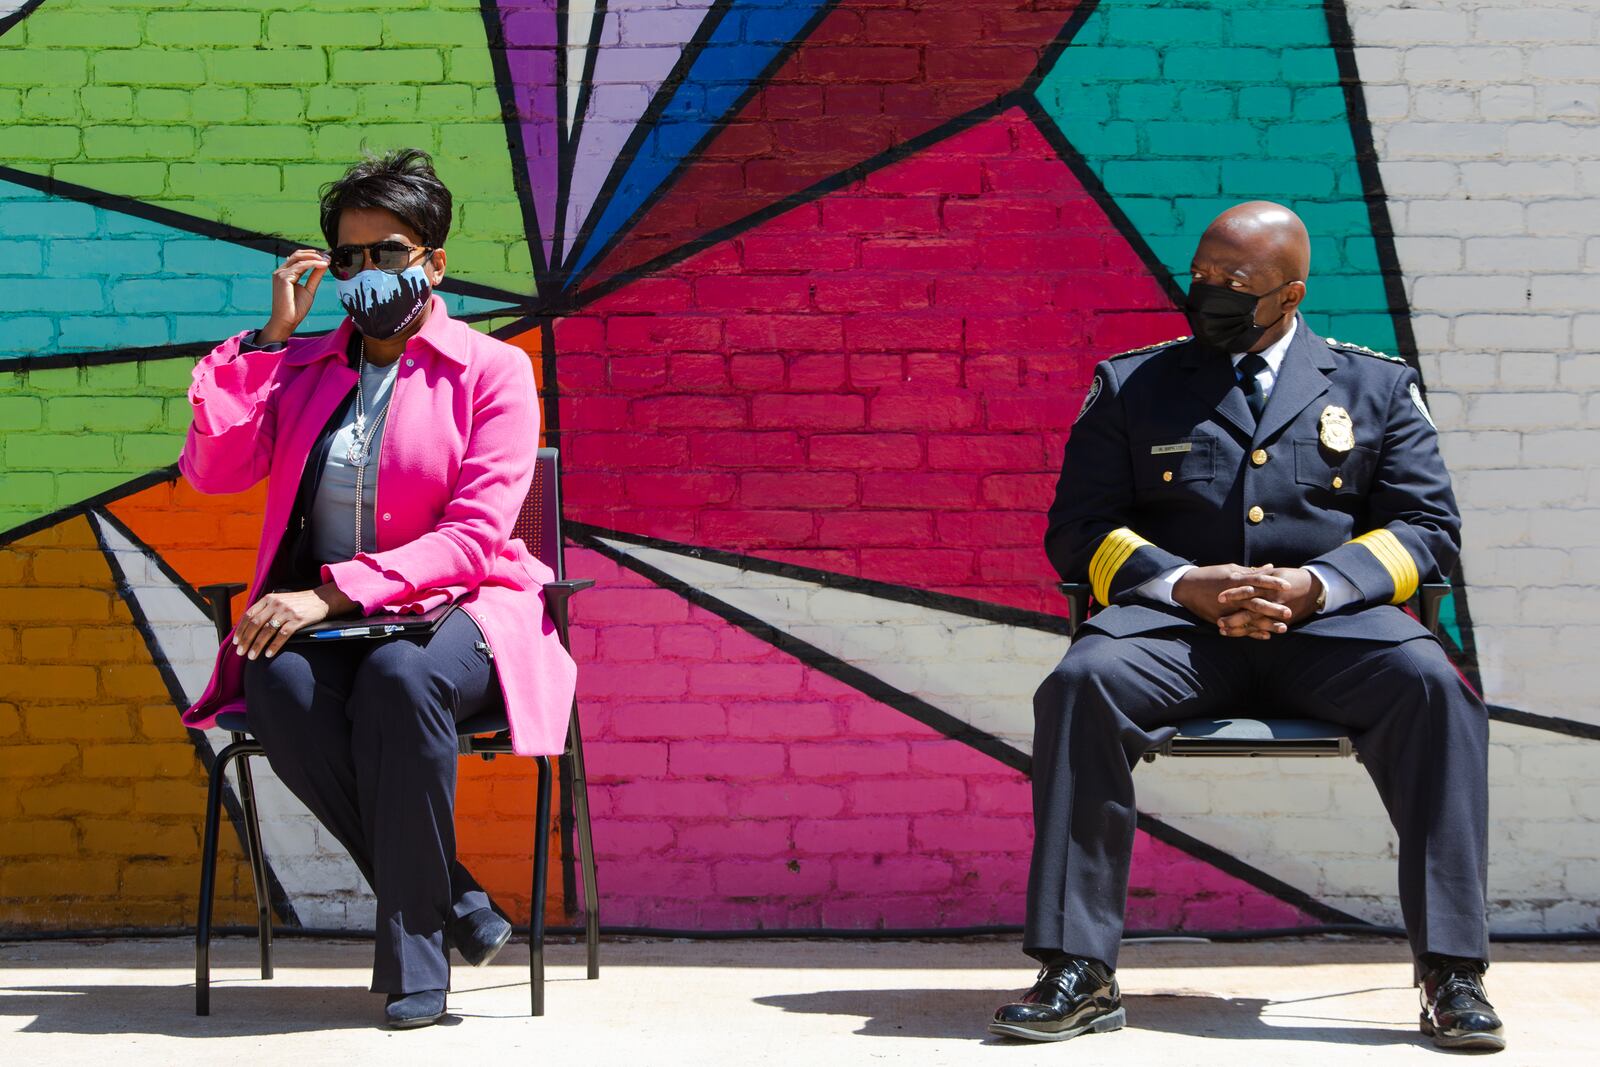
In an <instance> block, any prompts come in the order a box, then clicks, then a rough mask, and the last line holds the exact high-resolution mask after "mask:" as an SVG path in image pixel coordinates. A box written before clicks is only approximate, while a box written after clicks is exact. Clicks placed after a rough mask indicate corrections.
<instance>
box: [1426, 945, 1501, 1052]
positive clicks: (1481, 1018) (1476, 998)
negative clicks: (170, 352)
mask: <svg viewBox="0 0 1600 1067" xmlns="http://www.w3.org/2000/svg"><path fill="white" fill-rule="evenodd" d="M1487 969H1488V965H1487V964H1485V963H1484V962H1483V961H1482V960H1468V959H1458V958H1455V957H1451V956H1435V957H1431V958H1430V959H1429V960H1428V970H1427V971H1426V972H1425V973H1424V974H1423V976H1422V1032H1423V1033H1424V1034H1427V1035H1428V1036H1429V1037H1431V1038H1433V1043H1434V1044H1435V1045H1438V1046H1439V1047H1440V1048H1450V1049H1476V1050H1479V1051H1482V1052H1499V1051H1500V1050H1501V1049H1503V1048H1505V1047H1506V1036H1505V1031H1504V1030H1503V1028H1502V1027H1501V1025H1500V1016H1498V1015H1496V1014H1495V1011H1494V1005H1492V1004H1490V1003H1489V997H1488V994H1486V993H1485V992H1484V991H1483V972H1484V971H1485V970H1487Z"/></svg>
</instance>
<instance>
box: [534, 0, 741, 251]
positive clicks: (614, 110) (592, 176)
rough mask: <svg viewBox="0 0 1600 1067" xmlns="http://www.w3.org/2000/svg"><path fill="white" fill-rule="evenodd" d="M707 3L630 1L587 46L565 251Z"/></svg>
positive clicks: (609, 12) (610, 11)
mask: <svg viewBox="0 0 1600 1067" xmlns="http://www.w3.org/2000/svg"><path fill="white" fill-rule="evenodd" d="M712 6H713V4H712V0H627V3H626V4H621V5H612V6H609V7H607V8H606V13H605V20H604V22H603V23H602V25H601V27H600V33H599V35H598V36H597V38H596V39H595V41H594V42H592V43H591V45H590V47H592V48H596V49H598V51H597V53H596V55H595V67H594V78H593V80H592V82H591V84H590V86H589V102H588V106H587V107H586V108H585V109H584V114H583V116H582V119H581V121H582V126H581V128H580V129H579V131H578V143H577V147H576V150H575V151H574V152H573V162H572V175H571V187H570V189H569V190H568V194H567V219H566V223H567V225H566V229H565V230H564V231H563V235H562V243H563V244H564V245H565V246H566V248H567V249H568V250H570V249H571V248H572V246H573V242H574V240H575V239H576V238H577V235H578V231H579V230H580V229H581V228H582V226H583V222H584V219H586V218H587V217H588V216H589V212H590V210H591V209H592V208H593V207H594V206H595V201H596V200H597V199H598V198H599V196H600V190H601V187H602V186H603V185H604V184H605V180H606V176H607V175H608V174H610V173H611V169H612V167H613V166H615V165H616V164H617V157H618V155H619V154H621V152H622V149H623V146H624V145H626V144H627V142H628V136H629V135H630V134H631V133H633V130H634V127H635V126H636V125H637V124H638V122H639V119H640V118H641V117H643V115H644V112H645V109H646V108H647V107H649V105H650V101H651V99H652V98H653V97H654V96H655V95H656V92H657V91H658V90H660V88H661V84H662V82H664V81H666V78H667V75H668V74H671V73H672V68H673V67H674V66H676V65H677V62H678V58H679V57H680V56H681V55H682V54H683V49H684V46H685V45H687V44H688V43H689V41H690V40H691V39H692V38H693V37H694V34H695V30H696V29H697V28H698V27H699V26H700V23H701V22H702V21H703V20H704V19H705V17H706V15H707V14H708V13H709V11H710V10H711V8H712Z"/></svg>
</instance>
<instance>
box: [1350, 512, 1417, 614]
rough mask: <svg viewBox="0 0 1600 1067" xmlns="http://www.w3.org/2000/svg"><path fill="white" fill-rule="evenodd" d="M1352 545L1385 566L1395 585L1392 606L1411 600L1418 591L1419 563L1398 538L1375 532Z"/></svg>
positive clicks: (1365, 535)
mask: <svg viewBox="0 0 1600 1067" xmlns="http://www.w3.org/2000/svg"><path fill="white" fill-rule="evenodd" d="M1350 543H1351V544H1353V545H1360V546H1361V547H1362V548H1365V549H1366V550H1367V551H1368V552H1371V553H1372V554H1373V555H1374V556H1375V557H1377V560H1378V562H1379V563H1381V564H1383V569H1384V570H1386V571H1388V572H1389V578H1390V580H1391V581H1392V582H1393V583H1394V599H1393V600H1391V601H1390V603H1391V604H1404V603H1405V602H1406V601H1408V600H1410V599H1411V597H1412V596H1413V595H1414V594H1415V593H1416V591H1417V582H1418V578H1417V561H1416V560H1414V559H1412V558H1411V553H1409V552H1407V551H1406V546H1405V545H1402V544H1401V543H1400V539H1399V538H1398V537H1396V536H1395V535H1394V534H1392V533H1390V532H1389V531H1388V530H1373V531H1372V532H1371V533H1364V534H1362V535H1361V536H1360V537H1358V538H1356V539H1355V540H1354V541H1351V542H1350Z"/></svg>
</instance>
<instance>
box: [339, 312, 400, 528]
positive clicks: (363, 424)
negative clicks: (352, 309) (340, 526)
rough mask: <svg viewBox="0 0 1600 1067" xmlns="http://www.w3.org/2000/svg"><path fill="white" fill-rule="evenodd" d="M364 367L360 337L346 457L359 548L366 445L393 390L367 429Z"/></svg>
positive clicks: (363, 343)
mask: <svg viewBox="0 0 1600 1067" xmlns="http://www.w3.org/2000/svg"><path fill="white" fill-rule="evenodd" d="M366 369H367V339H366V338H365V337H363V338H362V339H361V348H360V350H359V354H358V355H357V357H356V424H355V426H354V427H352V428H351V430H350V451H349V453H348V458H349V462H350V464H351V466H353V467H355V469H356V540H355V549H356V552H357V553H360V551H361V502H362V497H363V494H364V491H365V489H366V481H367V464H369V463H371V462H372V456H371V454H370V449H369V446H370V444H371V441H372V438H373V437H374V436H375V435H376V434H377V432H378V428H379V427H381V426H382V425H383V420H384V418H385V417H386V416H388V414H389V403H390V401H392V400H393V399H394V390H392V389H391V390H390V391H389V396H388V398H387V399H385V400H384V402H383V409H382V410H381V411H379V412H378V415H377V417H376V418H375V419H373V420H372V429H371V430H368V429H367V415H368V412H367V411H366V410H365V408H366V402H365V398H364V396H363V394H362V390H361V381H362V379H363V378H365V377H366V374H365V371H366Z"/></svg>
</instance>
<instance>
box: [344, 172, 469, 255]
mask: <svg viewBox="0 0 1600 1067" xmlns="http://www.w3.org/2000/svg"><path fill="white" fill-rule="evenodd" d="M351 207H375V208H383V209H384V210H385V211H390V212H393V213H394V214H395V215H397V216H398V217H399V218H400V221H401V222H404V223H405V224H406V225H407V226H409V227H411V229H412V230H414V231H415V232H416V235H417V236H418V237H419V238H420V239H421V240H422V243H423V244H424V245H427V246H428V247H429V248H440V247H443V245H444V239H445V237H446V235H448V234H449V232H450V212H451V207H452V201H451V197H450V190H449V189H446V188H445V186H444V182H442V181H440V180H439V176H438V175H437V174H435V173H434V172H433V160H432V159H431V158H430V157H429V156H428V153H426V152H424V151H423V150H422V149H420V148H397V149H395V150H394V151H393V152H390V153H388V154H387V155H382V156H373V155H368V156H367V158H366V159H363V160H362V161H361V162H360V163H357V164H356V165H355V166H353V167H351V168H350V169H349V170H347V171H345V172H344V177H342V178H340V179H339V180H338V181H336V182H329V183H328V184H327V185H324V186H323V187H322V235H323V236H324V237H326V238H327V239H328V247H329V248H332V247H334V246H335V245H337V244H338V243H339V215H340V213H341V212H343V211H344V209H345V208H351Z"/></svg>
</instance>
